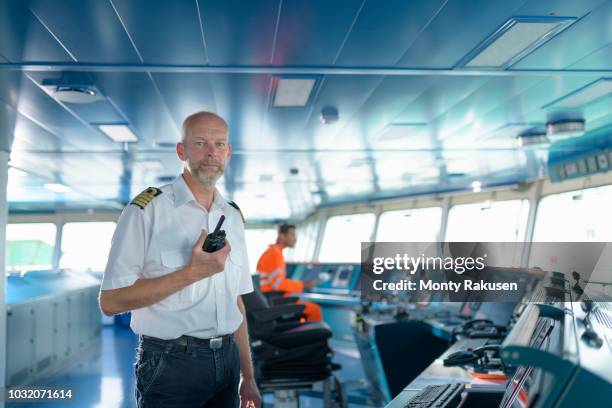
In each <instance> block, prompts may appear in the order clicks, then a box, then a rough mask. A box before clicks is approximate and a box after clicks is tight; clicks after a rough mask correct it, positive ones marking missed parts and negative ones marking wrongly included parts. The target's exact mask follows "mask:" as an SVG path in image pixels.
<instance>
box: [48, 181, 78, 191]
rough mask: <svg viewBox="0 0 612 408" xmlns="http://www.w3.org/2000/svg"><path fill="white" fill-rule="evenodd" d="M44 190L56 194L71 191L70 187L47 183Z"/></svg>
mask: <svg viewBox="0 0 612 408" xmlns="http://www.w3.org/2000/svg"><path fill="white" fill-rule="evenodd" d="M45 188H46V189H47V190H51V191H54V192H56V193H68V192H70V191H72V189H71V188H70V187H68V186H65V185H63V184H58V183H47V184H45Z"/></svg>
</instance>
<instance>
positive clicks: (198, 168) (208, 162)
mask: <svg viewBox="0 0 612 408" xmlns="http://www.w3.org/2000/svg"><path fill="white" fill-rule="evenodd" d="M185 153H186V156H187V168H188V169H189V172H190V173H191V174H192V175H193V176H194V177H195V178H196V179H197V180H198V181H199V182H200V183H201V184H203V185H205V186H209V187H214V186H215V184H216V183H217V180H219V179H220V178H221V176H222V175H223V171H224V170H225V165H224V164H223V163H220V162H217V161H215V160H213V159H204V160H199V161H193V160H191V155H190V154H189V150H187V149H185ZM206 166H215V167H216V171H215V172H214V173H212V174H211V173H210V170H211V169H210V168H208V169H207V168H205V167H206Z"/></svg>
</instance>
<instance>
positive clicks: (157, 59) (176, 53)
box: [113, 0, 208, 65]
mask: <svg viewBox="0 0 612 408" xmlns="http://www.w3.org/2000/svg"><path fill="white" fill-rule="evenodd" d="M113 4H114V5H115V7H116V8H117V11H118V13H119V15H120V16H121V20H122V21H123V23H124V24H125V26H126V28H127V31H128V32H129V34H130V36H131V37H132V39H133V41H134V43H135V44H136V47H137V49H138V51H139V52H140V55H141V56H142V59H143V60H144V62H145V63H151V64H173V65H175V64H206V63H207V62H208V56H207V54H206V48H205V43H204V39H203V37H202V32H201V29H200V18H199V15H198V8H197V7H196V2H195V1H166V0H113Z"/></svg>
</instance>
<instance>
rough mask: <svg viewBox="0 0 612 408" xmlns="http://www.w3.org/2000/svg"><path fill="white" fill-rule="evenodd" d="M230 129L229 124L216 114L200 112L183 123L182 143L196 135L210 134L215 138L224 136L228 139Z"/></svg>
mask: <svg viewBox="0 0 612 408" xmlns="http://www.w3.org/2000/svg"><path fill="white" fill-rule="evenodd" d="M228 130H229V127H228V126H227V122H226V121H225V120H224V119H223V118H222V117H221V116H219V115H217V114H216V113H212V112H206V111H200V112H196V113H193V114H191V115H189V116H187V118H186V119H185V120H184V121H183V128H182V130H181V142H183V143H185V141H186V140H187V138H188V137H189V136H190V135H192V134H194V133H208V134H211V135H214V136H217V135H222V134H224V135H225V136H226V138H227V133H228Z"/></svg>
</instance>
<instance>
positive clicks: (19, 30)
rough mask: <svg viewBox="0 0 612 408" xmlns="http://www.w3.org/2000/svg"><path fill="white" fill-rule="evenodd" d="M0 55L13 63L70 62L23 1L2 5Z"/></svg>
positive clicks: (6, 2)
mask: <svg viewBox="0 0 612 408" xmlns="http://www.w3.org/2000/svg"><path fill="white" fill-rule="evenodd" d="M0 55H1V56H2V57H3V58H4V59H8V60H9V61H12V62H21V61H70V60H71V59H70V56H69V54H68V53H67V52H66V51H65V50H64V49H63V48H62V46H61V45H60V44H59V43H58V42H57V41H56V40H55V39H54V38H53V36H52V35H51V33H49V31H48V30H47V29H46V28H45V27H44V26H43V25H42V24H41V23H40V21H38V20H37V19H36V17H34V15H33V14H32V13H31V12H30V10H29V9H28V7H27V3H26V2H22V1H2V2H0Z"/></svg>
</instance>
